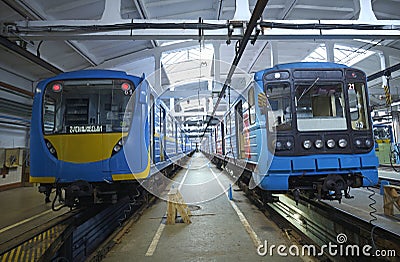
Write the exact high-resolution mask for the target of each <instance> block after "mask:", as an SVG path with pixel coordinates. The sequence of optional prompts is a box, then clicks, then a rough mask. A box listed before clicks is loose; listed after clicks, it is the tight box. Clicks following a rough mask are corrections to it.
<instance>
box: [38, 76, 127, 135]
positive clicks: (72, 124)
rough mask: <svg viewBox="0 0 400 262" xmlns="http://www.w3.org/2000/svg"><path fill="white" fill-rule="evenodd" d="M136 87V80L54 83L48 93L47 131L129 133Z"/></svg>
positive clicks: (46, 110) (44, 107) (46, 104)
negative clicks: (133, 93) (132, 99)
mask: <svg viewBox="0 0 400 262" xmlns="http://www.w3.org/2000/svg"><path fill="white" fill-rule="evenodd" d="M133 89H134V85H133V83H132V82H129V81H127V80H115V79H110V80H107V79H101V80H98V79H93V80H90V79H89V80H86V79H85V80H65V81H57V82H52V83H50V84H49V85H48V86H47V87H46V90H45V94H44V103H43V124H44V127H43V130H44V133H45V134H79V133H106V132H107V133H109V132H125V131H127V130H128V128H129V126H130V119H131V116H132V111H130V110H127V105H128V102H129V99H130V97H131V95H132V92H133ZM129 108H132V106H131V105H130V106H129Z"/></svg>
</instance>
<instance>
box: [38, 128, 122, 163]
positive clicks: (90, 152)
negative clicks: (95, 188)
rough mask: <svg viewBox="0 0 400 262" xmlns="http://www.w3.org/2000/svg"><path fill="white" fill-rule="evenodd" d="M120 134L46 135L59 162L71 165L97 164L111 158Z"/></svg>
mask: <svg viewBox="0 0 400 262" xmlns="http://www.w3.org/2000/svg"><path fill="white" fill-rule="evenodd" d="M121 137H122V134H121V133H109V134H97V133H96V134H72V135H70V134H68V135H47V136H45V139H47V140H49V141H50V143H51V144H52V145H53V146H54V148H55V149H56V151H57V157H58V159H59V160H61V161H65V162H71V163H88V162H97V161H102V160H105V159H108V158H110V157H111V153H112V150H113V148H114V146H115V145H116V144H117V143H118V140H120V139H121Z"/></svg>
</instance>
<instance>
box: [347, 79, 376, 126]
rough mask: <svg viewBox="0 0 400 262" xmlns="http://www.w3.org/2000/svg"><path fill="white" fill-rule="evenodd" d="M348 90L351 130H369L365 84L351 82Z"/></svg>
mask: <svg viewBox="0 0 400 262" xmlns="http://www.w3.org/2000/svg"><path fill="white" fill-rule="evenodd" d="M347 90H348V91H347V92H348V94H349V105H350V118H351V128H352V129H354V130H369V129H370V127H369V122H368V118H369V116H368V110H367V99H366V93H365V84H364V83H362V82H349V83H348V84H347Z"/></svg>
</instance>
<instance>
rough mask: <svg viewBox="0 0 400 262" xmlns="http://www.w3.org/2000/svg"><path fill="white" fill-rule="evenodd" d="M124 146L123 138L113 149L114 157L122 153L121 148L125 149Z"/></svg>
mask: <svg viewBox="0 0 400 262" xmlns="http://www.w3.org/2000/svg"><path fill="white" fill-rule="evenodd" d="M123 145H124V141H123V140H122V138H121V139H120V140H118V142H117V143H116V144H115V146H114V147H113V151H112V153H111V155H114V154H116V153H118V152H119V151H121V148H122V147H123Z"/></svg>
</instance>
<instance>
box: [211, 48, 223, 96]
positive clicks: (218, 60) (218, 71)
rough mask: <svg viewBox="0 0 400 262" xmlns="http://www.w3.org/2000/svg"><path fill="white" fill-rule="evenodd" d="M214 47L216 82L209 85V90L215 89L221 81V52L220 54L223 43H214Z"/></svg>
mask: <svg viewBox="0 0 400 262" xmlns="http://www.w3.org/2000/svg"><path fill="white" fill-rule="evenodd" d="M213 47H214V58H213V59H214V61H213V64H214V72H213V73H214V84H213V86H212V87H211V89H210V87H209V90H212V89H214V88H215V87H216V86H217V84H219V83H221V54H220V49H221V44H220V43H213Z"/></svg>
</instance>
